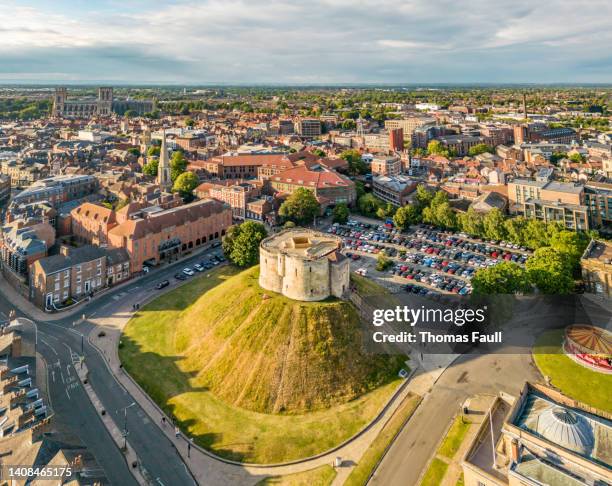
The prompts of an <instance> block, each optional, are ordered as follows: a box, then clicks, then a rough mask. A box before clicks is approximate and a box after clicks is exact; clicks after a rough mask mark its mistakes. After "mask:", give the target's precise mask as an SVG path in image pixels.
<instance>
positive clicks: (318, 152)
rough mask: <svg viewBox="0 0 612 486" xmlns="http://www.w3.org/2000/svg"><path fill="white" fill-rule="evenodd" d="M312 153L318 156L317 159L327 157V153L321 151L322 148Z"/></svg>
mask: <svg viewBox="0 0 612 486" xmlns="http://www.w3.org/2000/svg"><path fill="white" fill-rule="evenodd" d="M312 153H313V154H314V155H316V156H317V157H325V155H326V154H325V152H323V150H321V149H320V148H316V149H314V150H313V151H312Z"/></svg>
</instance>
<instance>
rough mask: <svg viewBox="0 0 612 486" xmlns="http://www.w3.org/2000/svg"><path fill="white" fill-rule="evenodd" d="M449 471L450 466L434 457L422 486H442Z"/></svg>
mask: <svg viewBox="0 0 612 486" xmlns="http://www.w3.org/2000/svg"><path fill="white" fill-rule="evenodd" d="M447 469H448V464H447V463H446V462H444V461H443V460H441V459H438V458H437V457H434V459H433V461H431V462H430V463H429V467H428V468H427V472H426V473H425V476H423V479H422V481H421V485H420V486H440V483H442V479H444V475H445V474H446V470H447Z"/></svg>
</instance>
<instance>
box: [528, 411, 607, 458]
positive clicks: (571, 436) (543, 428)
mask: <svg viewBox="0 0 612 486" xmlns="http://www.w3.org/2000/svg"><path fill="white" fill-rule="evenodd" d="M537 432H538V434H540V435H541V436H542V437H545V438H546V439H548V440H549V441H551V442H553V443H554V444H558V445H560V446H561V447H565V448H566V449H569V450H570V451H574V452H577V453H578V454H583V455H588V454H590V453H591V451H592V450H593V446H594V444H595V438H594V436H593V429H592V427H591V424H590V423H589V422H588V420H586V419H585V418H584V417H583V416H582V415H579V414H577V413H574V412H573V411H571V410H569V409H567V408H565V407H560V406H552V407H550V408H548V409H547V410H545V411H544V412H542V414H541V415H540V417H539V419H538V425H537Z"/></svg>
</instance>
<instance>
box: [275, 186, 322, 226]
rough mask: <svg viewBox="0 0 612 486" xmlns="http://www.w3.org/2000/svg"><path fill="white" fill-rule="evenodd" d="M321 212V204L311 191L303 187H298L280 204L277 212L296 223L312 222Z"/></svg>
mask: <svg viewBox="0 0 612 486" xmlns="http://www.w3.org/2000/svg"><path fill="white" fill-rule="evenodd" d="M320 212H321V205H320V204H319V201H317V198H316V197H315V195H314V193H313V192H312V191H309V190H308V189H306V188H304V187H300V188H298V189H297V190H296V191H295V192H294V193H293V194H291V195H290V196H289V197H288V198H287V200H286V201H285V202H284V203H283V204H282V205H281V207H280V209H279V210H278V213H279V214H280V215H281V216H282V217H283V218H284V219H288V220H291V221H293V222H294V223H296V224H309V223H312V221H313V220H314V218H315V217H316V216H317V215H319V213H320Z"/></svg>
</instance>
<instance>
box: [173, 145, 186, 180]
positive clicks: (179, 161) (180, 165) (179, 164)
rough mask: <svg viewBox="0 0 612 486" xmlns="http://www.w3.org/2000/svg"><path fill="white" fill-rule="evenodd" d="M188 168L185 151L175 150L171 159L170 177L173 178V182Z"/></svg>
mask: <svg viewBox="0 0 612 486" xmlns="http://www.w3.org/2000/svg"><path fill="white" fill-rule="evenodd" d="M186 169H187V159H185V156H184V155H183V152H181V151H178V152H174V153H173V154H172V159H170V179H172V182H174V181H176V179H177V178H178V176H180V175H181V174H182V173H183V172H185V170H186Z"/></svg>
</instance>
